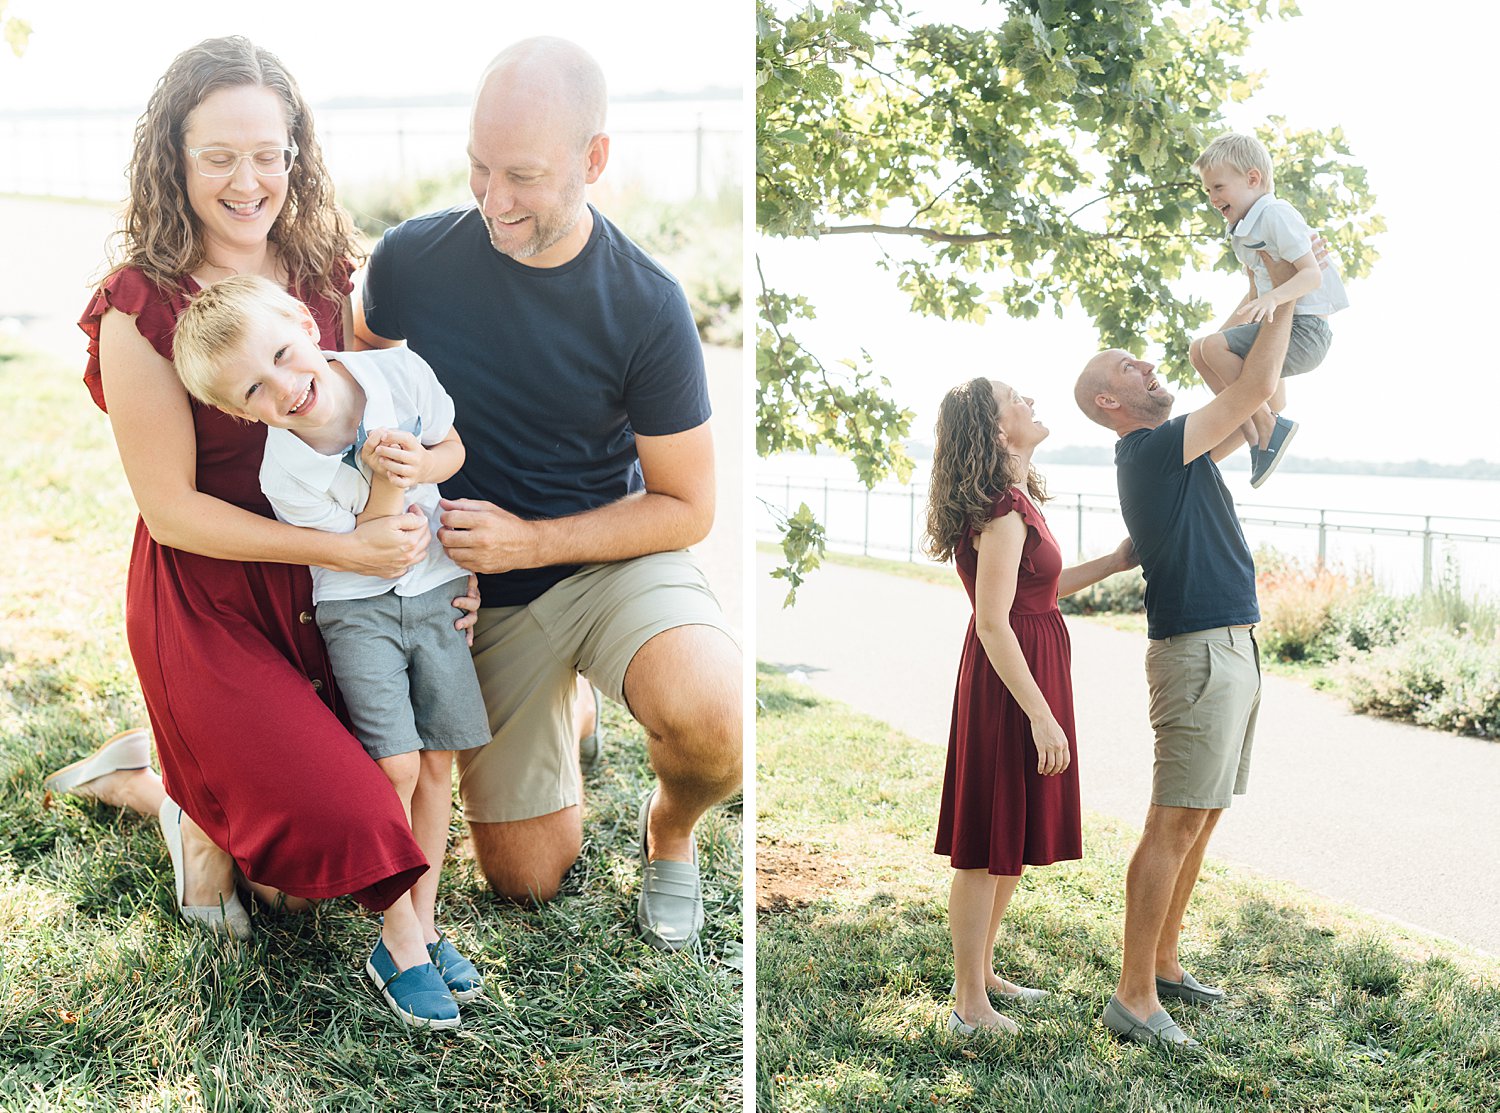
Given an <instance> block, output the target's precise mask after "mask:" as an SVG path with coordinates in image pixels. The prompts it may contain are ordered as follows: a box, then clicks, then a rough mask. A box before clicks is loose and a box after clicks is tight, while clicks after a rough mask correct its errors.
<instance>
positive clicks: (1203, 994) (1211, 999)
mask: <svg viewBox="0 0 1500 1113" xmlns="http://www.w3.org/2000/svg"><path fill="white" fill-rule="evenodd" d="M1156 995H1157V996H1158V997H1172V998H1175V999H1176V1000H1178V1001H1186V1002H1187V1003H1188V1004H1189V1005H1217V1004H1218V1003H1219V1002H1220V1001H1222V1000H1224V991H1223V990H1222V989H1220V988H1218V987H1217V986H1212V985H1204V984H1203V983H1202V982H1200V981H1199V980H1198V979H1197V978H1195V977H1193V976H1192V975H1191V974H1189V973H1188V972H1187V971H1186V970H1184V971H1183V972H1182V981H1180V982H1169V981H1167V979H1166V978H1162V977H1158V978H1157V979H1156Z"/></svg>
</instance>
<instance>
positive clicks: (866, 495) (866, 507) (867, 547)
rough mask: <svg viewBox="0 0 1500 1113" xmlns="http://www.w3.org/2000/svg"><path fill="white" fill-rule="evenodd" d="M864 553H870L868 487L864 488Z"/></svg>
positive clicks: (866, 554) (867, 554)
mask: <svg viewBox="0 0 1500 1113" xmlns="http://www.w3.org/2000/svg"><path fill="white" fill-rule="evenodd" d="M864 555H865V556H869V555H870V488H868V487H866V488H865V547H864Z"/></svg>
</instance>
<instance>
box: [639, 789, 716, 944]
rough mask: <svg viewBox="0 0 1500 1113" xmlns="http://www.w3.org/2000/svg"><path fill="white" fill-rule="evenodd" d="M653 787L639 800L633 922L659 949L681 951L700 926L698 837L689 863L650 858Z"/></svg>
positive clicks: (693, 937)
mask: <svg viewBox="0 0 1500 1113" xmlns="http://www.w3.org/2000/svg"><path fill="white" fill-rule="evenodd" d="M655 798H656V790H655V789H654V788H653V789H652V790H651V791H650V792H648V793H646V798H645V799H644V800H642V801H641V815H640V846H641V895H640V898H639V899H638V900H637V901H636V905H635V923H636V927H637V928H639V929H640V933H641V938H643V939H644V940H645V941H646V942H647V943H649V944H650V945H651V946H653V947H655V948H656V949H657V950H659V951H680V950H682V948H684V947H686V946H687V945H688V944H690V943H691V942H692V941H693V940H694V939H696V938H698V932H699V931H700V930H702V928H703V890H702V886H701V884H700V881H699V877H698V838H697V836H696V835H695V836H693V858H692V861H690V862H672V861H668V860H665V859H660V860H657V861H654V862H653V861H652V860H651V856H650V850H649V849H648V847H647V845H646V825H647V821H648V820H649V819H650V817H651V801H652V800H654V799H655Z"/></svg>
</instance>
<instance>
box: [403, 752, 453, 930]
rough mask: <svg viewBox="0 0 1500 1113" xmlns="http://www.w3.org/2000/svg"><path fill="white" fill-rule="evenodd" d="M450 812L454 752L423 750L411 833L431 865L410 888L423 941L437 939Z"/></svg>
mask: <svg viewBox="0 0 1500 1113" xmlns="http://www.w3.org/2000/svg"><path fill="white" fill-rule="evenodd" d="M452 811H453V751H452V750H423V751H422V760H421V771H420V772H419V773H418V775H417V787H416V790H415V791H414V792H413V793H412V799H411V833H412V834H413V835H414V836H416V840H417V845H418V846H420V847H421V848H422V853H423V854H425V855H426V856H427V864H428V865H429V866H430V867H431V869H429V870H428V871H427V872H426V873H424V874H423V875H422V876H421V877H419V878H417V883H416V884H415V885H413V886H412V887H411V901H412V908H413V909H414V910H415V912H416V914H417V922H418V923H420V924H421V925H422V941H423V942H424V943H436V942H437V939H438V933H437V926H436V924H435V922H434V916H435V915H436V910H437V891H438V879H439V878H440V877H441V876H442V872H443V859H444V858H445V857H446V856H447V853H448V819H449V816H450V814H451V813H452Z"/></svg>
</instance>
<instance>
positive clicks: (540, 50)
mask: <svg viewBox="0 0 1500 1113" xmlns="http://www.w3.org/2000/svg"><path fill="white" fill-rule="evenodd" d="M607 102H608V95H607V92H606V90H605V85H604V71H603V70H602V69H600V68H599V63H598V62H596V61H594V57H593V55H591V54H590V53H589V52H588V51H586V50H584V49H583V47H581V46H579V45H578V44H577V43H575V42H570V41H568V40H567V39H559V38H556V37H553V36H550V35H541V36H538V37H537V38H532V39H522V40H521V41H520V42H518V43H515V44H514V45H512V46H508V47H506V48H505V49H504V50H502V51H501V52H500V53H499V54H497V55H495V57H494V60H493V61H491V62H490V64H489V65H488V66H486V67H485V69H484V73H483V74H481V75H480V78H479V91H478V92H477V93H476V94H475V95H474V126H475V127H476V128H478V127H481V126H482V125H483V124H485V123H487V122H488V121H489V120H491V119H492V118H493V117H494V116H495V115H497V114H504V113H515V112H524V113H526V114H527V115H529V116H532V117H534V118H536V117H540V118H541V119H543V120H545V121H546V123H547V125H548V126H549V127H551V128H553V129H555V134H556V135H557V136H558V138H560V139H563V138H565V139H566V140H567V142H568V144H569V145H570V146H573V147H577V148H580V149H581V148H582V147H584V146H586V145H587V144H588V142H589V140H590V139H592V138H593V137H594V136H596V135H598V134H599V133H600V132H602V131H603V130H604V111H605V106H606V104H607Z"/></svg>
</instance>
